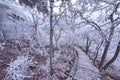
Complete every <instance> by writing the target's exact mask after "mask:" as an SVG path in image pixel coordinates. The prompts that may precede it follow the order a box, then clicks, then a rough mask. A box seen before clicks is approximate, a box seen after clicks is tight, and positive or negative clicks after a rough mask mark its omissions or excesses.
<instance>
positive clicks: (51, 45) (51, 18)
mask: <svg viewBox="0 0 120 80" xmlns="http://www.w3.org/2000/svg"><path fill="white" fill-rule="evenodd" d="M49 3H50V75H51V76H52V75H53V71H52V55H53V3H54V0H49Z"/></svg>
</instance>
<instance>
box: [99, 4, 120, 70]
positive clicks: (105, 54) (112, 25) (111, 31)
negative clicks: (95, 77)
mask: <svg viewBox="0 0 120 80" xmlns="http://www.w3.org/2000/svg"><path fill="white" fill-rule="evenodd" d="M119 5H120V2H119V3H118V4H117V5H115V6H114V9H113V12H112V13H111V14H110V16H109V19H110V22H111V28H110V34H109V37H108V40H107V43H106V45H105V49H104V52H103V55H102V58H101V62H100V65H99V68H101V67H102V66H103V64H104V61H105V58H106V56H107V52H108V49H109V46H110V42H111V40H112V36H113V34H114V29H115V25H114V18H113V16H114V13H115V12H116V11H117V9H118V7H119Z"/></svg>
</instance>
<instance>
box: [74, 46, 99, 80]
mask: <svg viewBox="0 0 120 80" xmlns="http://www.w3.org/2000/svg"><path fill="white" fill-rule="evenodd" d="M77 51H78V61H77V65H76V69H75V75H74V79H73V80H101V79H100V75H99V71H98V69H97V68H96V67H95V66H94V65H93V64H92V61H91V60H90V59H89V57H88V56H87V55H86V54H85V53H84V52H83V51H82V50H80V49H78V48H77Z"/></svg>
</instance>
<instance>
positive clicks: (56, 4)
mask: <svg viewBox="0 0 120 80" xmlns="http://www.w3.org/2000/svg"><path fill="white" fill-rule="evenodd" d="M71 2H72V4H75V2H76V0H71ZM60 4H61V1H57V2H55V3H54V5H55V6H59V5H60ZM54 12H55V13H58V12H59V7H56V8H54Z"/></svg>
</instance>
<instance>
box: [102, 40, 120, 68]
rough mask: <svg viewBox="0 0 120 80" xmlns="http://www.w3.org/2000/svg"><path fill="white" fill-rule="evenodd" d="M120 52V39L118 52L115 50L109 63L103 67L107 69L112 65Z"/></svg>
mask: <svg viewBox="0 0 120 80" xmlns="http://www.w3.org/2000/svg"><path fill="white" fill-rule="evenodd" d="M119 52H120V41H119V43H118V46H117V49H116V52H115V54H114V56H113V58H112V59H111V60H110V61H109V62H108V63H107V64H105V66H104V67H103V69H107V67H108V66H110V65H111V64H112V63H113V62H114V61H115V60H116V58H117V57H118V55H119Z"/></svg>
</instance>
